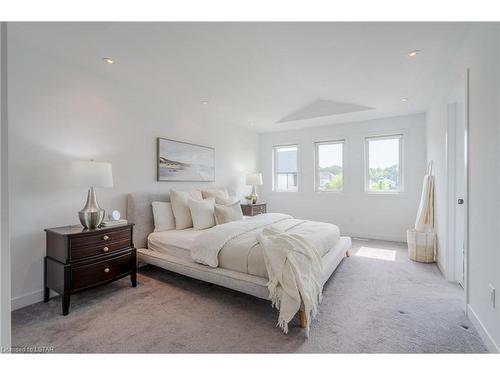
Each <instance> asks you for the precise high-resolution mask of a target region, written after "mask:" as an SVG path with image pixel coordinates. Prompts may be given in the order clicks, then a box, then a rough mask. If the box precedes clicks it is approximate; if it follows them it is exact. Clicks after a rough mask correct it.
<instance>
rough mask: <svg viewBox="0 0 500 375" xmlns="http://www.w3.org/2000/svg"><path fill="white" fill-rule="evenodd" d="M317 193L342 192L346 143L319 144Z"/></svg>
mask: <svg viewBox="0 0 500 375" xmlns="http://www.w3.org/2000/svg"><path fill="white" fill-rule="evenodd" d="M315 145H316V185H315V186H316V191H342V189H343V187H344V180H343V178H344V176H343V161H344V155H343V153H344V141H332V142H317V143H315Z"/></svg>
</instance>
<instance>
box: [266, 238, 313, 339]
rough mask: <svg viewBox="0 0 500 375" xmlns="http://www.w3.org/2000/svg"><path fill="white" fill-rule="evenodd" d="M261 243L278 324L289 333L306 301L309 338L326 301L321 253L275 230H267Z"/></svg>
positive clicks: (306, 243) (302, 239)
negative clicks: (312, 325)
mask: <svg viewBox="0 0 500 375" xmlns="http://www.w3.org/2000/svg"><path fill="white" fill-rule="evenodd" d="M258 240H259V243H260V244H261V246H262V249H263V251H264V260H265V262H266V267H267V272H268V274H269V283H268V288H269V292H270V297H271V300H272V303H273V306H276V308H277V309H278V310H279V312H280V313H279V318H278V325H279V326H280V327H281V328H282V329H283V331H284V332H285V333H287V332H288V323H289V322H290V320H292V318H293V317H294V316H295V314H296V313H297V311H298V310H299V308H300V306H301V303H302V302H303V303H304V310H305V314H306V322H307V335H309V326H310V322H311V319H312V318H313V317H314V316H315V315H316V313H317V308H318V304H319V303H321V299H322V292H321V290H322V283H321V275H322V270H321V259H320V256H319V254H318V253H317V251H316V250H315V249H314V248H312V247H311V245H310V244H309V243H308V242H307V241H305V240H304V238H303V237H302V236H300V235H298V234H287V233H286V232H283V231H278V230H276V229H273V228H265V229H264V230H263V231H262V233H261V234H260V235H259V236H258Z"/></svg>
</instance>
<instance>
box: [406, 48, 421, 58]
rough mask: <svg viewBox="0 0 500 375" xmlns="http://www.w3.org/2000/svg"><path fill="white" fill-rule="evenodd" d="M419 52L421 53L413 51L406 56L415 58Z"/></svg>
mask: <svg viewBox="0 0 500 375" xmlns="http://www.w3.org/2000/svg"><path fill="white" fill-rule="evenodd" d="M420 52H422V51H420V50H419V49H416V50H413V51H410V52H408V54H407V55H408V57H415V56H417V55H418V54H419V53H420Z"/></svg>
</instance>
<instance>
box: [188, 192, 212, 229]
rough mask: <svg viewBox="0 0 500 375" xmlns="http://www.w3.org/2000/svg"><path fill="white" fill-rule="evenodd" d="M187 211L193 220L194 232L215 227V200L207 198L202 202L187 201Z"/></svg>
mask: <svg viewBox="0 0 500 375" xmlns="http://www.w3.org/2000/svg"><path fill="white" fill-rule="evenodd" d="M188 205H189V210H190V211H191V217H192V219H193V228H194V229H195V230H201V229H207V228H212V227H213V226H214V225H215V218H214V207H215V199H214V198H212V197H211V198H207V199H203V200H202V201H199V200H194V199H188Z"/></svg>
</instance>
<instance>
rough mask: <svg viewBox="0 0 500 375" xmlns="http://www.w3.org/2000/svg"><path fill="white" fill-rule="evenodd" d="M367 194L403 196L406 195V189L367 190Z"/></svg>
mask: <svg viewBox="0 0 500 375" xmlns="http://www.w3.org/2000/svg"><path fill="white" fill-rule="evenodd" d="M365 194H366V195H375V196H403V195H406V193H405V192H404V191H368V190H365Z"/></svg>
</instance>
